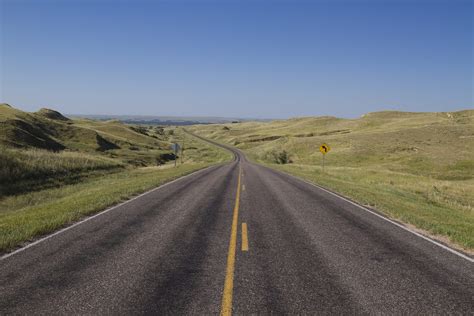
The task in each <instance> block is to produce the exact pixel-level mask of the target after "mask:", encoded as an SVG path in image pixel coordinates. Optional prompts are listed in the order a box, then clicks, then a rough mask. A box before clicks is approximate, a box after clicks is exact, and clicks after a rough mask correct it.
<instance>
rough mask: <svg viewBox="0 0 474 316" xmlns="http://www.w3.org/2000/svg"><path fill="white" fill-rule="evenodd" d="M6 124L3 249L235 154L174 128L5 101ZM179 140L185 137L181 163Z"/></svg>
mask: <svg viewBox="0 0 474 316" xmlns="http://www.w3.org/2000/svg"><path fill="white" fill-rule="evenodd" d="M2 120H3V121H2ZM18 122H20V123H18ZM0 123H4V124H3V125H2V126H1V127H0V146H1V147H0V149H1V150H0V253H4V252H7V251H9V250H11V249H14V248H15V247H18V246H21V245H22V244H24V243H27V242H29V241H31V240H34V239H35V238H37V237H39V236H42V235H44V234H47V233H50V232H53V231H55V230H57V229H59V228H61V227H64V226H67V225H69V224H71V223H73V222H75V221H77V220H79V219H80V218H82V217H84V216H87V215H90V214H93V213H96V212H98V211H101V210H103V209H105V208H107V207H109V206H111V205H114V204H117V203H119V202H121V201H124V200H126V199H129V198H130V197H133V196H135V195H137V194H140V193H142V192H144V191H147V190H149V189H151V188H153V187H156V186H158V185H160V184H163V183H165V182H167V181H170V180H172V179H175V178H178V177H180V176H183V175H186V174H188V173H191V172H193V171H196V170H199V169H202V168H205V167H207V166H210V165H213V164H218V163H222V162H225V161H228V160H230V159H231V158H232V156H231V154H230V153H228V152H227V151H225V150H223V149H221V148H217V147H214V146H211V145H209V144H207V143H203V142H202V141H200V140H198V139H196V138H194V137H191V136H189V135H185V134H184V132H183V130H182V129H179V128H173V127H168V128H157V127H154V126H128V125H125V124H122V123H119V122H96V121H90V120H69V119H67V118H64V117H62V116H61V115H60V114H59V113H57V112H54V111H51V110H41V111H40V112H36V113H25V112H21V111H19V110H16V109H14V108H11V107H9V106H5V105H3V106H0ZM18 126H20V127H18ZM25 135H26V136H25ZM97 136H99V138H97ZM97 140H99V141H97ZM102 140H105V141H104V142H102ZM175 141H176V142H180V143H183V141H184V143H185V151H184V152H185V159H183V163H181V159H180V158H181V157H179V156H178V159H179V160H178V164H177V167H176V168H174V158H175V157H174V155H173V154H172V152H171V148H170V145H171V143H172V142H175ZM48 146H49V147H48Z"/></svg>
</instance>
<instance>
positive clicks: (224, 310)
mask: <svg viewBox="0 0 474 316" xmlns="http://www.w3.org/2000/svg"><path fill="white" fill-rule="evenodd" d="M241 177H242V166H239V178H238V180H237V193H236V195H235V206H234V216H233V219H232V229H231V232H230V242H229V253H228V254H227V271H226V275H225V283H224V293H223V295H222V307H221V315H222V316H224V315H232V294H233V292H234V270H235V251H236V247H237V226H238V222H239V203H240V178H241Z"/></svg>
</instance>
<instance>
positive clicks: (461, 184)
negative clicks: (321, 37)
mask: <svg viewBox="0 0 474 316" xmlns="http://www.w3.org/2000/svg"><path fill="white" fill-rule="evenodd" d="M190 130H192V131H194V132H195V133H197V134H199V135H202V136H205V137H209V138H212V139H215V140H218V141H220V142H225V143H229V144H232V145H234V146H236V147H238V148H240V149H242V150H244V151H245V152H246V153H247V154H248V156H249V157H251V158H252V159H254V160H255V161H257V162H260V163H263V164H266V165H268V166H271V167H273V168H277V169H280V170H283V171H286V172H289V173H292V174H294V175H298V176H301V177H303V178H306V179H308V180H311V181H313V182H316V183H319V184H321V185H323V186H326V187H328V188H331V189H333V190H335V191H338V192H340V193H342V194H345V195H347V196H349V197H351V198H353V199H355V200H357V201H359V202H361V203H362V204H365V205H368V206H371V207H374V208H376V209H378V210H380V211H382V212H384V213H385V214H387V215H388V216H390V217H392V218H394V219H396V220H399V221H402V222H404V223H407V224H409V225H414V226H416V227H418V228H419V229H421V230H423V231H424V232H425V233H426V234H430V235H434V236H435V237H436V238H438V239H441V240H443V241H445V242H450V243H455V244H456V245H457V246H458V247H461V248H463V249H464V250H467V251H472V250H473V249H474V110H466V111H459V112H450V113H408V112H395V111H385V112H375V113H369V114H366V115H364V116H362V117H360V118H358V119H340V118H335V117H306V118H295V119H290V120H280V121H273V122H268V123H262V122H259V123H255V122H249V123H240V124H223V125H202V126H194V127H192V128H190ZM322 143H327V144H329V145H330V146H331V148H332V149H331V151H330V152H329V153H328V154H327V156H326V169H325V172H324V173H323V172H322V170H321V161H322V154H321V153H320V152H319V146H320V145H321V144H322ZM281 157H285V159H283V160H282V159H280V158H281ZM282 162H283V163H282Z"/></svg>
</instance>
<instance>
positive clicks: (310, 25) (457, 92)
mask: <svg viewBox="0 0 474 316" xmlns="http://www.w3.org/2000/svg"><path fill="white" fill-rule="evenodd" d="M0 2H1V4H2V6H1V10H2V12H1V13H2V16H1V35H2V46H1V58H2V68H1V69H0V70H1V75H2V81H1V91H0V99H1V101H2V102H7V103H10V104H12V105H14V106H17V107H19V108H21V109H24V110H28V111H34V110H37V109H38V108H39V107H41V106H47V107H52V108H55V109H58V110H60V111H62V112H64V113H77V114H149V115H200V116H238V117H262V118H263V117H269V118H284V117H294V116H307V115H336V116H342V117H355V116H358V115H360V114H363V113H366V112H370V111H378V110H383V109H397V110H407V111H452V110H458V109H465V108H474V105H473V21H472V20H473V2H472V1H458V0H432V1H430V0H419V1H409V0H400V1H358V0H352V1H339V0H336V1H264V0H260V1H249V0H245V1H225V0H224V1H197V0H194V1H111V0H101V1H99V0H98V1H90V0H84V1H72V0H63V1H60V0H56V1H25V0H16V1H9V0H0Z"/></svg>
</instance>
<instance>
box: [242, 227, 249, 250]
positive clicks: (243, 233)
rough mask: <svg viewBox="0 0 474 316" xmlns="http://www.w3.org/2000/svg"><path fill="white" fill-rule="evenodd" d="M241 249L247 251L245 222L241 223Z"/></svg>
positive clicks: (247, 240) (247, 239) (247, 242)
mask: <svg viewBox="0 0 474 316" xmlns="http://www.w3.org/2000/svg"><path fill="white" fill-rule="evenodd" d="M242 251H249V238H248V231H247V223H242Z"/></svg>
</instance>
